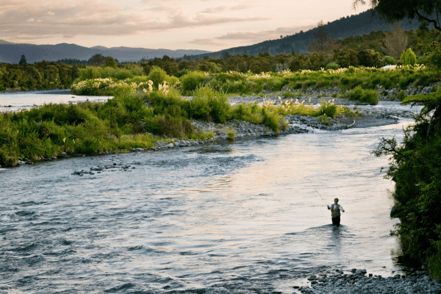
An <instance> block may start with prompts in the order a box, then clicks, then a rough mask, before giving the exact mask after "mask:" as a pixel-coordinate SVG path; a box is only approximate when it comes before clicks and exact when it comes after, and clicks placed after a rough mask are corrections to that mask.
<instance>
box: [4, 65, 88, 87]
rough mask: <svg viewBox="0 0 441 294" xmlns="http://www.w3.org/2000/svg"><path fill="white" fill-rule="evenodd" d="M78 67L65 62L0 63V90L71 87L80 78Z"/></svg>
mask: <svg viewBox="0 0 441 294" xmlns="http://www.w3.org/2000/svg"><path fill="white" fill-rule="evenodd" d="M78 76H79V74H78V67H77V66H76V65H73V66H72V65H67V64H64V63H51V62H46V61H43V62H39V63H35V64H33V65H30V64H21V65H18V64H6V63H0V91H7V90H22V91H26V90H47V89H63V88H69V87H70V86H71V85H72V82H73V81H74V80H75V79H76V78H78Z"/></svg>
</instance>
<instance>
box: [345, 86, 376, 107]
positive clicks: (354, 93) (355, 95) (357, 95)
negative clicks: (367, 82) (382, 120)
mask: <svg viewBox="0 0 441 294" xmlns="http://www.w3.org/2000/svg"><path fill="white" fill-rule="evenodd" d="M347 96H348V98H349V99H350V100H357V101H360V102H363V103H368V104H371V105H376V104H378V93H377V92H376V91H375V90H363V88H362V87H361V86H357V87H356V88H355V89H353V90H351V91H348V92H347Z"/></svg>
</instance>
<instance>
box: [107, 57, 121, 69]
mask: <svg viewBox="0 0 441 294" xmlns="http://www.w3.org/2000/svg"><path fill="white" fill-rule="evenodd" d="M104 65H105V66H108V67H113V68H117V67H118V64H117V63H116V60H115V59H113V57H111V56H108V57H106V59H105V60H104Z"/></svg>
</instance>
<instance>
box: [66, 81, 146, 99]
mask: <svg viewBox="0 0 441 294" xmlns="http://www.w3.org/2000/svg"><path fill="white" fill-rule="evenodd" d="M71 91H72V92H73V93H74V94H78V95H116V94H117V93H120V92H128V93H135V92H137V91H142V92H144V93H146V92H151V91H153V82H152V81H151V80H148V81H144V82H139V83H136V82H130V81H129V80H128V79H127V80H124V81H120V80H116V79H112V78H104V79H103V78H97V79H90V80H84V81H79V82H77V83H74V84H73V85H72V87H71Z"/></svg>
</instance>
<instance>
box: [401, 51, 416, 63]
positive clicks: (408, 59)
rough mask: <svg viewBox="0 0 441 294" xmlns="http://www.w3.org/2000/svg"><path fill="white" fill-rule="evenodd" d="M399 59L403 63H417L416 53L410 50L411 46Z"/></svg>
mask: <svg viewBox="0 0 441 294" xmlns="http://www.w3.org/2000/svg"><path fill="white" fill-rule="evenodd" d="M400 60H401V62H402V63H403V65H415V63H417V61H418V60H417V57H416V54H415V53H414V52H413V51H412V49H411V48H409V49H407V50H406V51H404V52H403V53H402V54H401V57H400Z"/></svg>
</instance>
